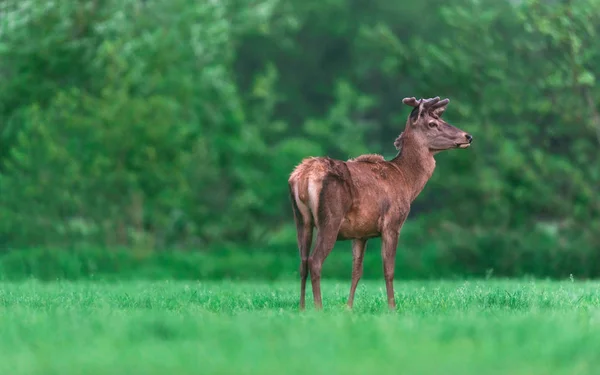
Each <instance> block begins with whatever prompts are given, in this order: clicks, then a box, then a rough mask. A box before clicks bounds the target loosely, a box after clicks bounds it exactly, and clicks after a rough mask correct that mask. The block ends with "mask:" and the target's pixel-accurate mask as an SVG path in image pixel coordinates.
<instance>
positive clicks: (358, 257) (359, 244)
mask: <svg viewBox="0 0 600 375" xmlns="http://www.w3.org/2000/svg"><path fill="white" fill-rule="evenodd" d="M366 245H367V240H362V239H358V240H354V241H352V284H351V285H350V296H348V307H350V308H352V305H353V304H354V293H355V292H356V286H357V285H358V281H359V280H360V278H361V276H362V274H363V259H364V257H365V247H366Z"/></svg>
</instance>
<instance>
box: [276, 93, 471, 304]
mask: <svg viewBox="0 0 600 375" xmlns="http://www.w3.org/2000/svg"><path fill="white" fill-rule="evenodd" d="M407 101H408V103H407ZM404 103H405V104H408V105H412V106H413V107H415V110H413V113H411V117H410V118H409V120H408V122H407V128H406V130H405V131H404V132H403V133H402V134H401V135H400V136H399V137H398V139H397V140H396V142H395V145H396V147H397V148H398V149H401V150H400V152H399V153H398V155H397V156H396V157H395V158H393V159H392V160H389V161H388V160H385V159H384V158H383V157H382V156H380V155H373V154H370V155H361V156H359V157H357V158H354V159H350V160H348V161H341V160H336V159H331V158H329V157H312V158H307V159H304V160H303V161H302V163H300V165H298V166H297V167H296V168H295V169H294V171H293V172H292V174H291V175H290V178H289V180H288V186H289V193H290V198H291V201H292V208H293V212H294V220H295V223H296V229H297V237H298V247H299V251H300V258H301V261H300V278H301V284H300V308H301V309H304V308H305V288H306V281H307V277H308V273H309V271H310V276H311V283H312V290H313V297H314V303H315V307H316V308H321V307H322V301H321V291H320V280H321V268H322V265H323V262H324V261H325V259H326V258H327V256H328V255H329V253H330V252H331V250H332V249H333V246H334V245H335V242H336V241H339V240H352V241H353V243H352V255H353V262H352V283H351V286H350V295H349V298H348V305H349V306H350V307H352V305H353V301H354V293H355V291H356V286H357V285H358V281H359V279H360V277H361V276H362V271H363V267H362V263H363V258H364V252H365V248H366V243H367V240H369V239H371V238H376V237H381V238H382V248H381V253H382V258H383V270H384V278H385V283H386V291H387V299H388V306H389V307H390V308H395V301H394V290H393V278H394V265H395V257H396V246H397V243H398V237H399V233H400V229H401V228H402V225H403V224H404V222H405V220H406V218H407V217H408V214H409V212H410V205H411V203H412V202H413V201H414V200H415V199H416V197H417V196H418V195H419V193H420V192H421V191H422V190H423V188H424V187H425V185H426V183H427V181H428V180H429V178H430V177H431V176H432V174H433V171H434V169H435V159H434V156H433V155H434V154H436V153H437V152H439V151H441V150H443V149H444V148H442V147H445V148H450V146H449V144H450V143H451V144H452V148H457V147H460V148H464V147H468V145H469V144H470V141H471V136H470V135H468V134H466V133H464V132H462V131H461V130H459V129H457V128H455V127H453V126H452V125H449V124H447V123H445V122H444V121H443V120H441V119H440V116H441V113H443V110H444V109H445V106H446V105H447V103H448V99H445V100H444V101H441V102H440V100H439V98H434V99H430V100H428V101H423V100H421V101H416V99H414V98H410V99H405V100H404ZM439 103H441V105H440V104H439ZM436 104H437V105H436ZM424 120H428V121H429V123H428V124H429V125H428V126H429V128H427V131H421V132H420V131H419V130H417V128H416V125H420V123H421V122H423V121H424ZM432 122H435V123H436V125H435V126H437V127H438V128H440V126H441V128H442V129H443V130H442V131H441V132H440V131H437V132H436V131H435V130H434V128H433V126H432V125H431V123H432ZM440 124H442V125H440ZM409 125H410V126H409ZM439 134H442V135H443V136H442V137H441V138H440V137H439ZM424 135H429V137H427V136H424ZM434 135H437V139H438V140H437V143H436V142H434V141H431V139H432V138H436V136H434ZM442 138H443V139H442ZM440 139H442V141H440ZM457 139H459V141H457ZM465 145H466V146H465ZM432 146H435V147H432ZM313 228H317V230H318V233H317V241H316V244H315V248H314V251H313V254H312V255H310V256H309V252H310V246H311V244H312V234H313Z"/></svg>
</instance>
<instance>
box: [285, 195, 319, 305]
mask: <svg viewBox="0 0 600 375" xmlns="http://www.w3.org/2000/svg"><path fill="white" fill-rule="evenodd" d="M290 197H291V200H292V210H293V212H294V222H295V223H296V235H297V241H298V250H299V253H300V310H304V309H305V306H306V302H305V301H306V280H307V278H308V255H309V253H310V246H311V245H312V237H313V227H314V225H313V218H312V215H311V213H310V211H309V209H308V207H307V206H306V205H305V204H304V203H302V201H300V199H299V198H298V192H297V190H296V188H295V187H294V186H292V185H290Z"/></svg>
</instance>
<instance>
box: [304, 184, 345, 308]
mask: <svg viewBox="0 0 600 375" xmlns="http://www.w3.org/2000/svg"><path fill="white" fill-rule="evenodd" d="M350 203H351V201H350V196H349V195H348V191H347V189H346V185H345V184H344V183H343V182H342V181H340V180H337V179H334V178H330V179H326V180H325V181H323V185H322V188H321V192H320V194H319V204H318V212H317V229H318V233H317V242H316V245H315V249H314V251H313V253H312V255H311V256H310V257H309V258H308V266H309V268H310V281H311V284H312V291H313V299H314V304H315V308H316V309H317V310H320V309H322V308H323V302H322V299H321V269H322V267H323V263H324V262H325V259H326V258H327V256H328V255H329V253H330V252H331V250H332V249H333V247H334V245H335V242H336V240H337V236H338V232H339V230H340V225H341V223H342V220H343V218H344V216H345V214H346V212H347V211H348V208H349V207H350Z"/></svg>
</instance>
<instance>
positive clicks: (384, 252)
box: [381, 229, 399, 309]
mask: <svg viewBox="0 0 600 375" xmlns="http://www.w3.org/2000/svg"><path fill="white" fill-rule="evenodd" d="M398 233H399V232H398V231H395V230H391V229H390V230H387V231H385V232H384V233H382V235H381V257H382V258H383V277H384V278H385V289H386V291H387V300H388V307H389V308H390V309H395V308H396V301H395V300H394V267H395V264H396V247H397V245H398Z"/></svg>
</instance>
